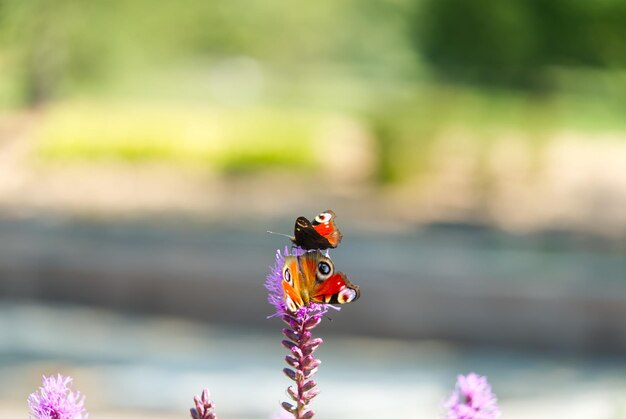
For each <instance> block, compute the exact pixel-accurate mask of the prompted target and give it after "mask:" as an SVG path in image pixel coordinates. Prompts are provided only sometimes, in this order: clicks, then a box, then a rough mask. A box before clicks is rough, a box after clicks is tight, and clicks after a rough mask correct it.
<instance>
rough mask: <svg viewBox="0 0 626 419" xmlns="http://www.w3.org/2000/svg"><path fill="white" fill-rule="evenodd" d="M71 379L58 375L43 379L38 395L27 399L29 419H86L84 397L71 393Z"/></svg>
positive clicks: (77, 393) (77, 392)
mask: <svg viewBox="0 0 626 419" xmlns="http://www.w3.org/2000/svg"><path fill="white" fill-rule="evenodd" d="M71 383H72V378H71V377H63V376H62V375H61V374H58V375H57V377H56V378H54V376H50V377H47V378H46V377H45V376H44V377H43V379H42V385H41V387H40V388H39V393H37V392H34V393H33V394H31V395H30V396H29V397H28V407H29V408H30V417H31V419H87V412H86V411H85V409H84V407H83V403H84V402H85V396H81V394H80V392H79V391H75V392H73V391H71V390H70V387H71Z"/></svg>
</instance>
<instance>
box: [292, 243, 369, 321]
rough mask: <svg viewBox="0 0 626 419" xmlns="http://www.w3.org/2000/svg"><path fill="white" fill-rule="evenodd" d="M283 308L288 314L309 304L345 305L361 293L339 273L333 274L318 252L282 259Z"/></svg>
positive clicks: (332, 264) (331, 262)
mask: <svg viewBox="0 0 626 419" xmlns="http://www.w3.org/2000/svg"><path fill="white" fill-rule="evenodd" d="M282 277H283V280H282V288H283V298H284V301H285V306H286V307H287V310H289V311H290V312H296V311H297V310H298V309H299V308H300V307H303V306H306V305H308V304H309V303H310V302H313V303H318V304H347V303H350V302H352V301H354V300H356V299H358V298H359V296H360V295H361V291H360V289H359V287H358V286H357V285H354V284H353V283H351V282H350V281H349V280H348V278H347V277H346V275H345V274H344V273H343V272H335V265H334V263H333V261H332V260H331V259H330V258H329V257H327V256H325V255H324V254H323V253H322V252H320V251H319V250H317V251H315V252H306V253H304V254H302V255H299V256H286V257H285V262H284V264H283V270H282Z"/></svg>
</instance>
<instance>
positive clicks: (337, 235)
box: [312, 210, 343, 250]
mask: <svg viewBox="0 0 626 419" xmlns="http://www.w3.org/2000/svg"><path fill="white" fill-rule="evenodd" d="M336 217H337V216H336V215H335V213H334V211H331V210H326V211H324V212H322V213H320V214H319V215H317V216H316V217H315V219H314V220H313V223H312V227H313V229H315V231H316V232H317V233H319V235H320V236H322V237H324V238H325V239H326V241H328V244H329V246H328V247H332V248H333V249H334V248H335V247H337V246H339V243H341V239H342V238H343V234H341V231H339V229H338V228H337V224H336V223H335V218H336ZM322 250H323V249H322Z"/></svg>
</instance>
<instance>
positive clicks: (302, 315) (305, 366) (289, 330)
mask: <svg viewBox="0 0 626 419" xmlns="http://www.w3.org/2000/svg"><path fill="white" fill-rule="evenodd" d="M325 312H326V310H325V309H324V308H323V307H321V306H318V305H317V304H315V305H312V306H309V307H302V308H301V309H300V310H298V312H297V313H295V314H291V313H287V312H285V313H284V314H283V315H282V319H283V321H284V322H285V323H286V324H287V326H288V327H286V328H284V329H283V335H284V336H285V337H286V338H287V339H285V340H283V341H282V345H283V346H284V347H285V348H287V350H288V351H289V352H290V354H289V355H287V356H286V357H285V361H286V362H287V364H288V365H289V366H290V367H291V368H284V369H283V372H284V373H285V375H286V376H287V377H289V379H291V380H293V381H294V383H295V385H292V386H289V387H288V388H287V394H288V395H289V397H291V399H292V400H293V401H294V402H295V404H293V403H290V402H283V403H282V407H283V408H284V409H285V410H286V411H287V412H289V413H291V414H293V416H294V418H295V419H309V418H312V417H313V416H314V415H315V412H314V411H313V410H311V409H310V408H309V402H310V401H311V400H312V399H313V398H314V397H315V396H317V395H318V394H319V389H318V388H317V387H316V386H317V383H316V382H315V381H314V380H312V379H311V377H312V376H313V375H315V373H316V372H317V369H318V367H319V365H320V364H321V363H322V361H320V360H319V359H316V358H315V356H314V355H313V352H315V350H316V349H317V348H318V347H319V346H320V345H321V344H322V343H323V341H322V339H320V338H313V337H312V332H311V331H312V330H313V329H314V328H315V327H316V326H317V325H318V324H319V323H320V322H321V320H322V316H323V314H324V313H325Z"/></svg>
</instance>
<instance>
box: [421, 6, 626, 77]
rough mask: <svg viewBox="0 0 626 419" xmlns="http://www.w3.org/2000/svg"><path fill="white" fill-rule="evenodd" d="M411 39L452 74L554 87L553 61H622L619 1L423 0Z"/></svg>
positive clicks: (623, 21) (602, 64)
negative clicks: (552, 75)
mask: <svg viewBox="0 0 626 419" xmlns="http://www.w3.org/2000/svg"><path fill="white" fill-rule="evenodd" d="M416 6H417V9H418V12H417V13H416V14H415V16H416V18H415V21H414V26H413V27H414V31H413V36H414V38H415V41H416V45H417V46H418V48H419V49H420V50H422V51H423V54H424V56H425V57H427V59H428V60H429V61H430V62H431V64H432V65H433V66H434V67H435V68H436V69H437V71H438V72H439V73H441V74H445V75H446V76H448V77H450V78H451V79H452V80H457V81H470V82H481V83H488V84H504V85H512V86H516V87H530V88H549V87H552V86H551V83H552V80H551V73H550V69H551V68H554V67H593V68H621V69H623V68H624V67H626V3H625V2H624V1H622V0H604V1H584V0H510V1H499V0H485V1H480V2H476V1H474V2H473V1H467V0H424V1H423V3H422V2H420V3H419V4H417V5H416Z"/></svg>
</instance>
